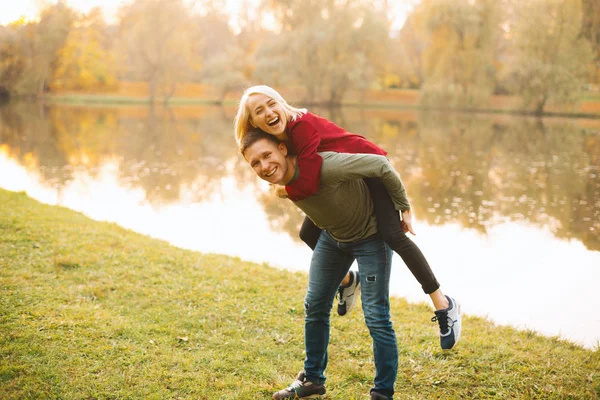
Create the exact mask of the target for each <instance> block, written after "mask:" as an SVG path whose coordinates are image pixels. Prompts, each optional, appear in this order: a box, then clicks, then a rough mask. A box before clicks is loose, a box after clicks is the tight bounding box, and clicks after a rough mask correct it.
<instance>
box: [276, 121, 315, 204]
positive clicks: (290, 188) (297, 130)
mask: <svg viewBox="0 0 600 400" xmlns="http://www.w3.org/2000/svg"><path fill="white" fill-rule="evenodd" d="M288 135H289V137H290V139H291V140H292V142H293V143H294V146H295V147H296V151H297V153H298V154H297V157H298V158H297V163H298V169H299V170H300V176H298V178H297V179H294V181H293V182H291V183H290V184H289V185H287V186H286V187H285V190H286V191H287V194H288V197H289V198H290V199H291V200H292V201H297V200H303V199H305V198H307V197H310V196H313V195H315V194H316V193H317V191H318V190H319V183H320V180H321V165H322V164H323V159H322V158H321V156H320V155H319V154H317V148H318V147H319V144H320V143H321V135H320V134H319V132H318V131H317V129H316V128H315V127H314V125H313V124H311V123H310V122H308V121H300V122H298V123H297V124H295V126H294V127H293V128H292V131H291V132H290V133H289V134H288Z"/></svg>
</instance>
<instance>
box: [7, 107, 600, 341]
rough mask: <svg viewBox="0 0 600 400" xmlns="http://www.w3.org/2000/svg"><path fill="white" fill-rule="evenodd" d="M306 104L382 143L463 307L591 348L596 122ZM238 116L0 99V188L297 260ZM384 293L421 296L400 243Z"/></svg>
mask: <svg viewBox="0 0 600 400" xmlns="http://www.w3.org/2000/svg"><path fill="white" fill-rule="evenodd" d="M311 111H313V112H315V113H317V114H320V115H322V116H324V117H326V118H329V119H331V120H333V121H334V122H336V123H337V124H339V125H341V126H343V127H344V128H346V129H347V130H349V131H351V132H355V133H359V134H362V135H364V136H366V137H367V138H368V139H370V140H371V141H373V142H375V143H376V144H378V145H380V146H381V147H383V148H384V149H385V150H387V151H388V152H389V154H388V157H389V159H390V161H391V162H392V164H393V165H394V166H395V168H396V169H397V170H398V172H399V173H400V175H401V177H402V180H403V182H404V184H405V186H406V188H407V192H408V195H409V199H410V201H411V204H412V206H413V210H414V218H415V221H414V227H415V230H416V233H417V235H416V236H414V237H412V239H413V240H414V241H415V242H416V243H417V244H418V245H419V247H420V248H421V250H422V251H423V253H424V254H425V256H426V257H427V259H428V260H429V262H430V264H431V266H432V269H433V270H434V272H435V274H436V276H437V278H438V280H439V281H440V283H441V284H442V289H443V291H444V292H445V293H447V294H449V295H452V296H454V297H456V298H457V300H458V301H459V302H460V303H461V304H462V309H463V312H465V313H467V314H473V315H479V316H484V317H487V318H489V319H490V320H492V321H494V322H496V323H498V324H510V325H513V326H515V327H518V328H523V329H532V330H536V331H539V332H541V333H543V334H546V335H560V336H561V337H564V338H567V339H569V340H572V341H575V342H577V343H579V344H581V345H584V346H586V347H589V348H595V347H597V346H598V344H599V343H600V313H598V310H599V309H600V296H598V295H597V290H598V288H597V286H598V284H600V179H599V176H600V120H583V119H577V120H574V119H560V118H546V119H535V118H529V117H521V116H506V115H496V114H472V113H450V112H418V111H416V110H412V109H372V108H342V109H334V110H327V109H314V110H311ZM234 115H235V108H233V107H217V106H194V107H184V106H180V107H175V108H160V107H156V108H149V107H145V106H119V107H116V106H115V107H101V106H68V105H41V104H34V103H17V104H8V105H4V106H0V187H1V188H4V189H7V190H13V191H25V192H26V193H27V194H28V195H29V196H31V197H32V198H35V199H37V200H39V201H41V202H44V203H48V204H60V205H63V206H65V207H68V208H71V209H73V210H77V211H80V212H82V213H84V214H86V215H88V216H89V217H91V218H93V219H96V220H103V221H113V222H116V223H117V224H119V225H121V226H123V227H126V228H128V229H132V230H134V231H137V232H140V233H144V234H147V235H150V236H152V237H155V238H160V239H164V240H166V241H168V242H170V243H172V244H174V245H176V246H180V247H183V248H187V249H193V250H197V251H201V252H215V253H223V254H228V255H232V256H238V257H240V258H242V259H245V260H250V261H255V262H259V263H262V262H266V263H268V264H270V265H272V266H275V267H278V268H286V269H289V270H302V271H307V270H308V266H309V262H310V257H311V251H310V249H309V248H308V247H307V246H306V245H304V244H303V243H302V242H301V241H300V240H299V239H298V229H299V226H300V224H301V222H302V219H303V214H302V213H301V212H300V211H298V210H297V209H296V208H295V207H294V206H293V204H292V203H291V202H289V201H288V200H282V199H279V198H276V197H274V196H273V195H272V194H271V193H270V192H269V190H268V185H266V184H265V183H264V182H262V181H260V180H259V179H258V178H257V177H256V176H255V175H254V172H253V171H252V170H251V168H250V167H249V166H248V165H247V164H246V163H245V161H244V160H243V159H242V158H241V157H240V156H239V155H237V153H236V143H235V140H234V137H233V129H232V120H233V117H234ZM391 292H392V294H393V295H396V296H401V297H405V298H407V299H408V300H410V301H414V302H422V301H426V302H428V297H427V296H426V295H425V294H424V293H423V292H422V291H421V289H420V285H419V284H418V283H417V281H416V280H415V279H414V278H413V277H412V275H411V274H410V272H409V271H408V269H407V268H406V266H405V265H404V264H403V263H402V260H401V259H400V257H398V256H397V255H395V256H394V261H393V274H392V283H391ZM432 315H433V314H432ZM393 318H394V322H395V323H396V324H399V325H401V324H402V316H401V315H397V316H393ZM464 332H465V333H464V334H465V338H464V340H468V335H469V326H468V325H466V326H465V327H464Z"/></svg>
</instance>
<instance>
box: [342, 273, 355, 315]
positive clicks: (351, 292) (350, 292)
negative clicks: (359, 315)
mask: <svg viewBox="0 0 600 400" xmlns="http://www.w3.org/2000/svg"><path fill="white" fill-rule="evenodd" d="M359 292H360V275H358V271H350V284H349V285H348V286H347V287H341V286H340V287H339V288H338V294H337V296H338V307H337V312H338V314H339V315H346V313H347V312H348V311H350V310H351V309H352V307H354V302H355V301H356V298H357V297H358V293H359Z"/></svg>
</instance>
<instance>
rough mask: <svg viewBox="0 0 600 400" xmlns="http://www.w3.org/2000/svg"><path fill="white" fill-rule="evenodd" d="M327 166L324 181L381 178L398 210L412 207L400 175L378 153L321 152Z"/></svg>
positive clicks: (324, 171) (324, 170)
mask: <svg viewBox="0 0 600 400" xmlns="http://www.w3.org/2000/svg"><path fill="white" fill-rule="evenodd" d="M321 154H322V155H323V158H324V159H325V160H326V163H327V166H326V168H324V169H323V177H322V179H323V182H324V183H329V182H344V181H350V180H354V179H363V178H379V179H381V181H382V182H383V184H384V185H385V188H386V189H387V191H388V193H389V194H390V197H391V198H392V202H393V203H394V207H395V208H396V210H399V211H404V210H408V209H410V202H409V201H408V197H407V195H406V189H405V187H404V184H403V183H402V180H401V179H400V175H399V174H398V172H397V171H396V170H395V169H394V167H393V166H392V164H390V162H389V160H388V159H387V158H385V157H384V156H380V155H376V154H348V153H332V152H323V153H321Z"/></svg>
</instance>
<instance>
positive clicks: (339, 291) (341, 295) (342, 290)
mask: <svg viewBox="0 0 600 400" xmlns="http://www.w3.org/2000/svg"><path fill="white" fill-rule="evenodd" d="M343 296H344V288H343V287H341V286H340V287H338V292H337V298H338V299H339V300H340V304H344V303H345V301H344V303H342V298H343Z"/></svg>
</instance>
